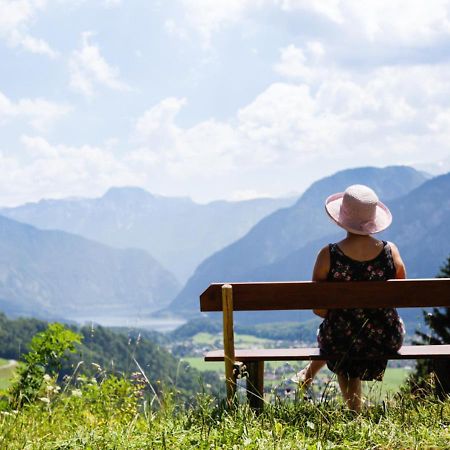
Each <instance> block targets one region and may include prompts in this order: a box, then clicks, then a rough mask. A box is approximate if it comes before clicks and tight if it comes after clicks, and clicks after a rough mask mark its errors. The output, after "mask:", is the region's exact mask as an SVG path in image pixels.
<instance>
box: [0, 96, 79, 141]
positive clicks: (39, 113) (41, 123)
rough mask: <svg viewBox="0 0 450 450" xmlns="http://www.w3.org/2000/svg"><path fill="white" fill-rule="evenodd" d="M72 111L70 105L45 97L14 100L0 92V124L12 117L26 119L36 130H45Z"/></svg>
mask: <svg viewBox="0 0 450 450" xmlns="http://www.w3.org/2000/svg"><path fill="white" fill-rule="evenodd" d="M70 111H71V107H70V106H68V105H65V104H60V103H55V102H51V101H48V100H46V99H43V98H34V99H31V98H22V99H20V100H18V101H17V102H13V101H12V100H10V99H9V98H8V97H7V96H6V95H4V94H3V93H2V92H0V125H2V124H5V123H7V122H9V121H11V120H12V119H16V120H25V121H26V122H28V123H29V124H30V125H31V126H32V127H33V128H34V129H35V130H37V131H40V132H45V131H47V130H48V129H49V128H51V127H52V126H53V125H54V124H55V123H56V122H57V121H58V120H60V119H61V118H63V117H64V116H66V115H67V114H69V112H70Z"/></svg>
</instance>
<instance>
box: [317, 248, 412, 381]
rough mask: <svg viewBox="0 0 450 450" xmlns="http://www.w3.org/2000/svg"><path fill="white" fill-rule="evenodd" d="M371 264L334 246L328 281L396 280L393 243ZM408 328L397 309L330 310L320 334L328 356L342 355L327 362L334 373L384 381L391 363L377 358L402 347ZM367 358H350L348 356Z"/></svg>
mask: <svg viewBox="0 0 450 450" xmlns="http://www.w3.org/2000/svg"><path fill="white" fill-rule="evenodd" d="M383 244H384V246H383V250H382V251H381V252H380V253H379V254H378V256H376V257H375V258H373V259H371V260H369V261H356V260H354V259H352V258H350V257H348V256H347V255H345V254H344V253H343V252H342V250H341V249H340V248H339V246H338V245H337V244H330V245H329V250H330V271H329V273H328V278H327V280H328V281H335V282H345V281H384V280H388V279H389V278H395V266H394V261H393V259H392V254H391V249H390V247H389V244H388V243H387V242H385V241H383ZM404 335H405V327H404V325H403V321H402V320H401V319H400V317H399V315H398V313H397V311H396V310H395V309H394V308H380V309H363V308H355V309H330V310H328V313H327V316H326V318H325V319H324V321H323V322H322V323H321V324H320V327H319V330H318V332H317V341H318V343H319V348H320V350H321V352H322V353H324V354H327V353H328V354H342V357H341V358H339V359H338V360H336V361H327V365H328V368H329V369H330V370H332V371H333V372H335V373H337V374H341V375H346V376H348V377H350V378H360V379H361V380H382V379H383V374H384V371H385V369H386V365H387V360H386V359H380V358H379V357H377V355H380V354H386V353H395V352H396V351H397V350H398V349H399V348H400V347H401V345H402V342H403V337H404ZM350 353H351V355H352V356H355V355H361V356H364V357H365V356H367V357H368V358H367V359H358V360H353V359H348V358H347V357H346V355H348V354H350Z"/></svg>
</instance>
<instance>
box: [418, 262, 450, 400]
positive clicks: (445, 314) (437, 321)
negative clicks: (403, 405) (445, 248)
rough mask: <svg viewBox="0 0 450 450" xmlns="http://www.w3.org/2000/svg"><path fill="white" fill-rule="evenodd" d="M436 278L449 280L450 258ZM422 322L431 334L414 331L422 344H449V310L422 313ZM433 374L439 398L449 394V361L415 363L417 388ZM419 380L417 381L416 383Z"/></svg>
mask: <svg viewBox="0 0 450 450" xmlns="http://www.w3.org/2000/svg"><path fill="white" fill-rule="evenodd" d="M437 277H438V278H450V256H448V258H447V261H446V263H445V264H444V266H443V267H441V271H440V273H439V274H438V275H437ZM423 316H424V321H425V323H426V324H427V325H428V327H429V329H430V331H431V334H426V333H422V332H420V331H416V334H417V335H418V336H419V337H420V338H421V343H423V344H432V345H437V344H450V308H433V310H432V312H431V313H430V312H426V311H424V312H423ZM431 373H434V374H435V378H436V380H435V384H436V393H437V395H438V397H439V398H444V397H445V396H446V395H448V394H450V360H449V359H441V360H434V361H430V360H420V361H418V362H417V366H416V372H415V374H414V375H413V379H414V381H415V382H416V383H417V385H418V386H420V387H423V386H424V384H425V383H424V380H426V379H427V377H428V376H429V374H431ZM417 380H419V381H417Z"/></svg>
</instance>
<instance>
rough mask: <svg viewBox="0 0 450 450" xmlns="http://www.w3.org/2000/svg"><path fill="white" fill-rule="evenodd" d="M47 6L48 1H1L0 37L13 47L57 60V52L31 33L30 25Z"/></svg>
mask: <svg viewBox="0 0 450 450" xmlns="http://www.w3.org/2000/svg"><path fill="white" fill-rule="evenodd" d="M47 4H48V2H47V0H0V37H1V38H3V39H5V40H6V41H7V43H8V44H9V45H11V46H13V47H22V48H24V49H25V50H28V51H30V52H32V53H40V54H44V55H47V56H49V57H51V58H55V57H56V56H57V52H56V51H55V50H53V49H52V48H51V47H50V45H49V44H48V43H47V42H46V41H45V40H43V39H40V38H36V37H33V36H32V35H31V34H30V31H29V27H30V24H31V23H32V21H33V20H34V19H35V18H36V16H37V15H38V13H40V12H42V11H43V10H45V8H46V7H47Z"/></svg>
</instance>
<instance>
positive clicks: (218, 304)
mask: <svg viewBox="0 0 450 450" xmlns="http://www.w3.org/2000/svg"><path fill="white" fill-rule="evenodd" d="M230 284H231V285H232V287H233V299H234V300H233V304H234V305H233V306H234V310H235V311H274V310H295V309H314V308H317V309H331V308H333V307H334V308H336V307H337V306H338V307H339V308H389V307H391V308H392V307H396V308H410V307H431V306H436V307H441V306H446V307H450V278H431V279H411V280H388V281H373V282H358V281H349V282H343V283H332V282H313V281H292V282H289V281H288V282H271V283H265V282H264V283H230ZM222 285H223V284H222V283H214V284H211V285H210V286H209V287H208V288H207V289H206V290H205V291H204V292H203V294H201V296H200V310H201V311H203V312H209V311H222Z"/></svg>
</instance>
